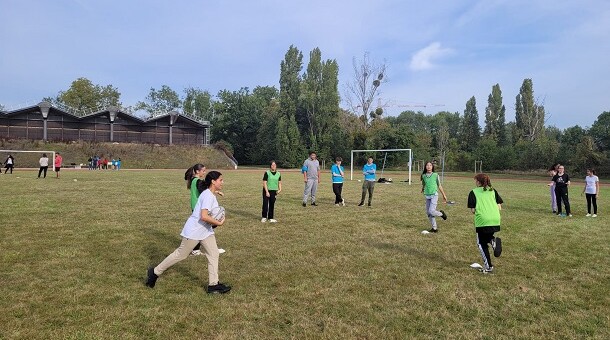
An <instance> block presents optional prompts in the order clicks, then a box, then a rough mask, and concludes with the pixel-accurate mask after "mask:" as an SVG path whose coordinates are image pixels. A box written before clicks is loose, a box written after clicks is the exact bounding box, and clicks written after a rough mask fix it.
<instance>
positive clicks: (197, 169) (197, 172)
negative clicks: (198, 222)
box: [184, 163, 205, 256]
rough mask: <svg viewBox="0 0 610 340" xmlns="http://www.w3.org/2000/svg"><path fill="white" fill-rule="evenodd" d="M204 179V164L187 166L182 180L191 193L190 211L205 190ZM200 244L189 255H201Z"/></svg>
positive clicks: (193, 208)
mask: <svg viewBox="0 0 610 340" xmlns="http://www.w3.org/2000/svg"><path fill="white" fill-rule="evenodd" d="M204 179H205V165H203V164H201V163H197V164H195V165H193V166H192V167H190V168H188V169H187V170H186V172H185V173H184V180H185V181H186V188H187V189H188V190H189V192H190V193H191V212H193V210H195V206H196V205H197V200H198V199H199V195H201V193H202V192H203V191H204V190H205V188H204V186H205V184H204ZM200 249H201V245H200V244H199V243H197V245H196V246H195V247H194V248H193V250H192V251H191V255H193V256H199V255H203V253H202V252H201V250H200Z"/></svg>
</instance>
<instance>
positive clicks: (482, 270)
mask: <svg viewBox="0 0 610 340" xmlns="http://www.w3.org/2000/svg"><path fill="white" fill-rule="evenodd" d="M479 271H480V272H481V273H483V274H493V271H494V267H493V266H492V267H489V268H481V269H479Z"/></svg>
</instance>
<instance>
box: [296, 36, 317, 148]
mask: <svg viewBox="0 0 610 340" xmlns="http://www.w3.org/2000/svg"><path fill="white" fill-rule="evenodd" d="M321 97H322V52H321V51H320V49H319V48H317V47H316V48H315V49H313V50H312V51H311V52H310V53H309V63H308V64H307V71H306V72H305V74H304V75H303V82H302V88H301V97H300V103H301V104H302V105H303V108H304V110H303V111H304V112H303V113H304V115H303V117H302V118H300V117H299V118H298V119H297V121H298V122H301V121H303V122H304V123H305V124H303V125H304V126H301V133H302V136H303V139H305V142H306V144H307V145H309V147H310V148H311V149H312V150H318V143H317V138H316V137H317V136H316V135H317V131H316V130H317V128H318V126H317V120H318V119H319V117H318V116H319V114H320V112H321V110H322V98H321Z"/></svg>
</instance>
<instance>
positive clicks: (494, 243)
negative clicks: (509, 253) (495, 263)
mask: <svg viewBox="0 0 610 340" xmlns="http://www.w3.org/2000/svg"><path fill="white" fill-rule="evenodd" d="M491 247H492V248H493V249H494V256H495V257H500V255H502V239H501V238H499V237H496V238H495V239H493V240H491Z"/></svg>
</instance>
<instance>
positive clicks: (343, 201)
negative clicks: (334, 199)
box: [341, 198, 345, 206]
mask: <svg viewBox="0 0 610 340" xmlns="http://www.w3.org/2000/svg"><path fill="white" fill-rule="evenodd" d="M341 205H342V206H345V199H344V198H342V199H341Z"/></svg>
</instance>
